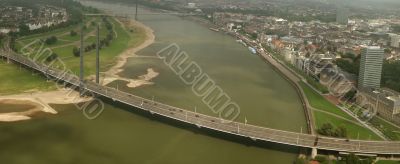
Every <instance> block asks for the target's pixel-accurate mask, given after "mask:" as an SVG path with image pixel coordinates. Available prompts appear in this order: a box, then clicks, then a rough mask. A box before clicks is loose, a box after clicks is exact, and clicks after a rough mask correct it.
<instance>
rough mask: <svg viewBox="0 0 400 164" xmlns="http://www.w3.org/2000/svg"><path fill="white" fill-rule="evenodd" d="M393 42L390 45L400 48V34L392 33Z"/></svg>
mask: <svg viewBox="0 0 400 164" xmlns="http://www.w3.org/2000/svg"><path fill="white" fill-rule="evenodd" d="M390 38H391V43H390V46H392V47H395V48H400V35H396V34H392V35H390Z"/></svg>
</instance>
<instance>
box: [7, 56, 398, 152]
mask: <svg viewBox="0 0 400 164" xmlns="http://www.w3.org/2000/svg"><path fill="white" fill-rule="evenodd" d="M7 54H10V53H4V52H3V53H1V52H0V56H2V57H4V58H9V59H10V60H12V61H14V62H16V63H20V64H22V65H25V66H26V67H29V68H31V69H34V70H37V71H38V72H41V73H43V74H44V75H47V76H50V77H52V78H54V79H57V80H59V81H60V82H65V83H69V84H71V85H73V86H76V87H79V83H80V82H79V78H78V77H77V76H75V75H72V74H69V73H66V72H63V71H61V70H57V69H55V68H49V67H47V66H45V65H43V64H39V63H35V62H33V61H32V60H30V59H28V58H27V57H25V56H22V55H16V54H12V55H7ZM83 86H84V89H85V90H86V91H89V92H93V93H96V94H98V95H101V96H104V97H107V98H110V99H112V100H114V101H118V102H121V103H124V104H127V105H130V106H133V107H135V108H137V109H134V110H145V111H148V112H150V113H152V114H157V115H161V116H164V117H168V118H170V119H174V120H177V121H181V122H184V123H187V124H192V125H196V126H198V127H199V128H208V129H212V130H215V131H219V132H223V133H229V134H232V135H237V136H242V137H246V138H251V139H253V140H263V141H267V142H274V143H280V144H286V145H292V146H297V147H304V148H316V149H320V150H331V151H338V152H349V153H350V152H352V153H363V154H375V155H400V142H390V141H363V140H346V139H337V138H329V137H323V136H317V135H311V134H304V133H295V132H288V131H283V130H276V129H271V128H265V127H260V126H254V125H249V124H243V123H239V122H227V121H224V120H222V119H220V118H217V117H213V116H208V115H204V114H200V113H195V112H191V111H188V110H184V109H180V108H177V107H172V106H169V105H166V104H162V103H159V102H153V101H152V100H148V99H145V98H141V97H138V96H135V95H132V94H130V93H126V92H123V91H119V90H117V89H115V88H111V87H107V86H101V85H99V84H96V83H94V82H89V81H88V82H85V85H83Z"/></svg>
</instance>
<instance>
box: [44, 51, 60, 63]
mask: <svg viewBox="0 0 400 164" xmlns="http://www.w3.org/2000/svg"><path fill="white" fill-rule="evenodd" d="M57 58H58V55H57V54H56V53H52V54H51V55H50V56H48V57H47V58H46V61H47V62H52V61H54V60H56V59H57Z"/></svg>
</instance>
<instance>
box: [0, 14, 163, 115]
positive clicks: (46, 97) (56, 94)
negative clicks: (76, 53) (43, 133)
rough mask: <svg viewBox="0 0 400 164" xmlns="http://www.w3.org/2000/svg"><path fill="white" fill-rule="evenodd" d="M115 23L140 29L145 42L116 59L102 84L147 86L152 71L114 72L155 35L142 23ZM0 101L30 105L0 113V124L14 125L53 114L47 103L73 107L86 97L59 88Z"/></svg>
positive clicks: (0, 97)
mask: <svg viewBox="0 0 400 164" xmlns="http://www.w3.org/2000/svg"><path fill="white" fill-rule="evenodd" d="M119 23H121V24H123V27H124V28H129V27H134V28H141V29H144V31H145V34H146V39H145V41H144V42H143V43H141V44H140V45H139V46H136V47H133V46H132V47H130V48H129V49H127V50H126V51H124V52H123V53H122V54H120V55H119V56H118V59H117V63H116V65H114V66H113V67H111V68H110V70H108V71H107V72H105V73H104V75H105V77H106V78H102V84H103V85H107V84H109V83H111V82H113V81H115V80H124V81H127V82H128V84H127V86H128V87H130V88H135V87H139V86H143V85H151V84H152V82H151V80H152V79H153V78H155V77H157V76H158V74H159V73H158V72H156V71H155V70H153V69H152V68H148V69H147V74H145V75H142V76H139V77H137V78H132V79H129V78H123V77H120V76H119V75H118V73H120V72H122V71H123V69H122V67H123V66H124V65H125V64H126V63H127V61H128V58H130V57H136V53H137V52H138V51H140V50H142V49H144V48H146V47H147V46H149V45H151V44H153V43H154V41H155V36H154V34H153V30H152V29H150V28H149V27H147V26H145V25H144V24H142V23H140V22H137V21H133V20H131V21H128V22H125V23H122V22H120V21H119ZM1 100H3V101H6V102H7V103H4V104H5V105H7V104H13V105H18V104H26V105H30V106H32V108H30V109H29V110H26V111H22V112H10V113H0V122H15V121H23V120H29V119H31V115H33V114H35V113H37V112H44V113H49V114H57V111H56V110H54V109H53V108H52V107H51V106H50V105H49V104H76V103H80V102H85V101H89V100H90V98H80V97H79V93H78V92H76V91H72V90H68V89H62V90H57V91H50V92H34V93H23V94H18V95H7V96H0V101H1ZM0 103H1V102H0Z"/></svg>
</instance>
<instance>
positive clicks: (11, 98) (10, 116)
mask: <svg viewBox="0 0 400 164" xmlns="http://www.w3.org/2000/svg"><path fill="white" fill-rule="evenodd" d="M88 100H90V98H81V97H80V96H79V93H78V92H76V91H74V90H70V89H63V90H58V91H50V92H35V93H23V94H18V95H8V96H0V104H3V105H4V106H7V105H8V104H11V105H29V106H32V107H31V108H30V109H28V110H26V111H22V112H10V113H0V122H14V121H22V120H29V119H31V116H32V115H33V114H35V113H39V112H44V113H49V114H57V111H56V110H54V109H53V108H52V107H51V106H50V105H49V104H76V103H81V102H85V101H88ZM0 111H1V109H0Z"/></svg>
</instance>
